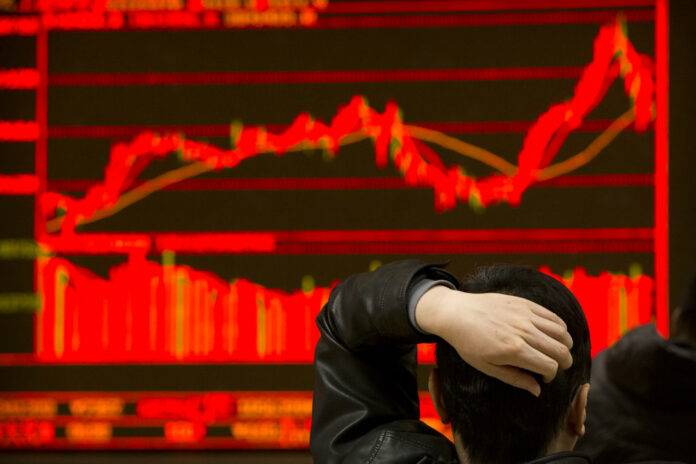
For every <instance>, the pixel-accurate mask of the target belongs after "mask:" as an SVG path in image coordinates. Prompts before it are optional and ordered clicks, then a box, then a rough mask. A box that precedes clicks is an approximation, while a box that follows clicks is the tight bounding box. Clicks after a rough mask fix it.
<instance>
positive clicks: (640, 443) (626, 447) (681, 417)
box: [578, 275, 696, 464]
mask: <svg viewBox="0 0 696 464" xmlns="http://www.w3.org/2000/svg"><path fill="white" fill-rule="evenodd" d="M592 379H593V389H592V395H590V401H589V405H588V414H589V419H588V423H587V436H586V437H585V438H584V439H583V440H581V442H580V444H579V445H578V446H579V448H580V449H582V450H583V451H585V452H587V453H588V454H590V455H592V456H593V458H594V461H595V462H596V463H599V464H602V463H612V464H614V463H622V462H627V461H635V460H647V459H672V460H681V461H684V462H690V463H696V444H695V443H694V439H695V438H696V275H694V276H693V278H692V279H691V280H690V281H689V283H688V285H687V287H686V289H685V292H684V297H683V299H682V302H681V305H680V306H679V307H677V308H676V309H675V310H674V311H673V312H672V316H671V330H670V337H669V339H664V338H663V337H662V336H661V335H659V334H658V333H657V331H656V330H655V326H654V325H653V324H649V325H645V326H642V327H638V328H636V329H634V330H632V331H630V332H628V333H627V334H626V335H624V336H623V338H621V340H619V341H618V342H617V343H616V344H615V345H614V346H612V347H611V348H608V349H606V350H604V351H602V352H601V353H599V354H598V355H597V356H596V357H595V359H594V362H593V367H592Z"/></svg>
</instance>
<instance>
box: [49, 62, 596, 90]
mask: <svg viewBox="0 0 696 464" xmlns="http://www.w3.org/2000/svg"><path fill="white" fill-rule="evenodd" d="M582 70H583V68H582V67H581V66H572V67H571V66H567V67H534V68H482V69H374V70H340V71H248V72H195V73H131V74H127V73H118V74H117V73H110V74H50V75H49V76H48V85H50V86H79V85H94V86H106V85H215V84H227V85H230V84H321V83H342V82H431V81H488V80H511V79H514V80H524V79H577V78H578V77H580V76H581V75H582Z"/></svg>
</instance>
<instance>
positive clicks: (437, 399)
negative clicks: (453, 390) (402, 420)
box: [428, 367, 451, 424]
mask: <svg viewBox="0 0 696 464" xmlns="http://www.w3.org/2000/svg"><path fill="white" fill-rule="evenodd" d="M428 391H429V392H430V397H431V398H432V400H433V405H435V411H437V415H438V416H440V420H441V421H442V423H443V424H449V423H450V421H451V418H450V415H449V413H448V412H447V408H445V404H444V403H443V402H442V383H441V382H440V370H439V369H438V368H437V367H436V368H434V369H433V370H432V371H430V375H429V376H428Z"/></svg>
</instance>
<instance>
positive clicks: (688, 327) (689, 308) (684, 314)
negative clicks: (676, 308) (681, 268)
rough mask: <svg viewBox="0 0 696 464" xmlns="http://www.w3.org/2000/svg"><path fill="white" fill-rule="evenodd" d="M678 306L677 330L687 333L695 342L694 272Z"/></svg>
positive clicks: (695, 282) (695, 281)
mask: <svg viewBox="0 0 696 464" xmlns="http://www.w3.org/2000/svg"><path fill="white" fill-rule="evenodd" d="M680 306H681V315H680V316H679V332H680V333H682V332H683V333H685V334H687V336H688V337H690V338H691V339H693V340H694V342H696V273H694V274H693V275H692V276H691V279H689V281H688V282H687V284H686V287H685V288H684V293H683V295H682V299H681V305H680Z"/></svg>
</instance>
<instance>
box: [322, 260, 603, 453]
mask: <svg viewBox="0 0 696 464" xmlns="http://www.w3.org/2000/svg"><path fill="white" fill-rule="evenodd" d="M457 286H458V282H457V280H456V279H455V278H454V277H453V276H452V275H450V274H449V273H447V272H445V271H444V270H442V269H440V268H439V267H437V266H431V265H424V264H423V263H420V262H417V261H402V262H397V263H392V264H388V265H385V266H382V267H380V268H379V269H378V270H376V271H375V272H373V273H368V274H360V275H357V276H353V277H351V278H349V279H347V280H346V281H344V282H342V283H341V284H339V285H338V286H337V287H336V288H335V289H334V291H333V292H332V294H331V297H330V298H329V302H328V303H327V305H326V306H325V307H324V309H323V310H322V312H321V313H320V314H319V316H318V317H317V325H318V326H319V330H320V332H321V339H320V340H319V342H318V344H317V348H316V355H315V368H316V374H317V380H316V385H315V390H314V405H313V416H312V432H311V439H310V448H311V450H312V454H313V457H314V459H315V462H317V463H318V464H324V463H334V462H342V463H385V462H394V463H419V464H426V463H436V462H438V463H455V462H462V463H470V464H477V463H483V462H486V463H512V462H524V461H531V460H534V461H533V462H535V463H558V464H560V463H564V464H571V463H572V464H585V463H588V462H589V461H588V460H587V459H586V458H585V457H583V456H582V455H579V454H575V453H572V452H570V450H571V449H572V448H573V445H574V444H575V441H576V440H577V438H578V437H579V436H581V435H582V434H583V432H584V420H585V405H586V401H587V394H588V390H589V383H588V380H589V373H590V345H589V343H590V342H589V331H588V328H587V322H586V321H585V317H584V315H583V313H582V310H581V308H580V306H579V304H578V302H577V300H576V299H575V298H574V297H573V295H572V294H571V293H570V292H569V291H568V290H567V289H566V288H565V287H564V286H563V285H562V284H560V283H559V282H557V281H556V280H554V279H553V278H551V277H548V276H546V275H544V274H541V273H539V272H537V271H534V270H531V269H527V268H523V267H519V266H499V267H494V268H490V269H488V270H484V271H482V272H480V273H479V274H477V275H476V276H474V277H472V278H470V279H468V280H467V281H465V282H464V283H463V285H462V286H461V291H458V290H455V288H456V287H457ZM530 300H531V301H530ZM544 307H545V308H548V309H545V308H544ZM559 316H560V317H559ZM571 337H572V339H571ZM430 341H437V342H438V346H437V358H438V366H439V369H437V370H435V371H433V373H432V374H431V376H430V378H429V389H430V392H431V395H432V397H433V401H434V403H435V406H436V408H437V410H438V412H439V414H440V416H441V418H442V419H443V421H444V422H452V424H453V431H454V437H455V443H454V445H453V444H452V443H451V442H450V441H449V440H448V439H447V438H445V437H444V436H442V435H441V434H439V433H438V432H436V431H435V430H433V429H431V428H430V427H428V426H426V425H425V424H424V423H422V422H420V421H419V420H418V418H419V409H418V395H417V385H416V351H415V346H416V343H419V342H430ZM571 356H572V357H571ZM559 367H560V369H564V370H561V371H559V370H558V369H559ZM541 379H543V381H544V383H539V382H538V380H541ZM503 382H505V383H503ZM508 384H509V385H508ZM525 390H526V391H525ZM544 456H548V457H544Z"/></svg>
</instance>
